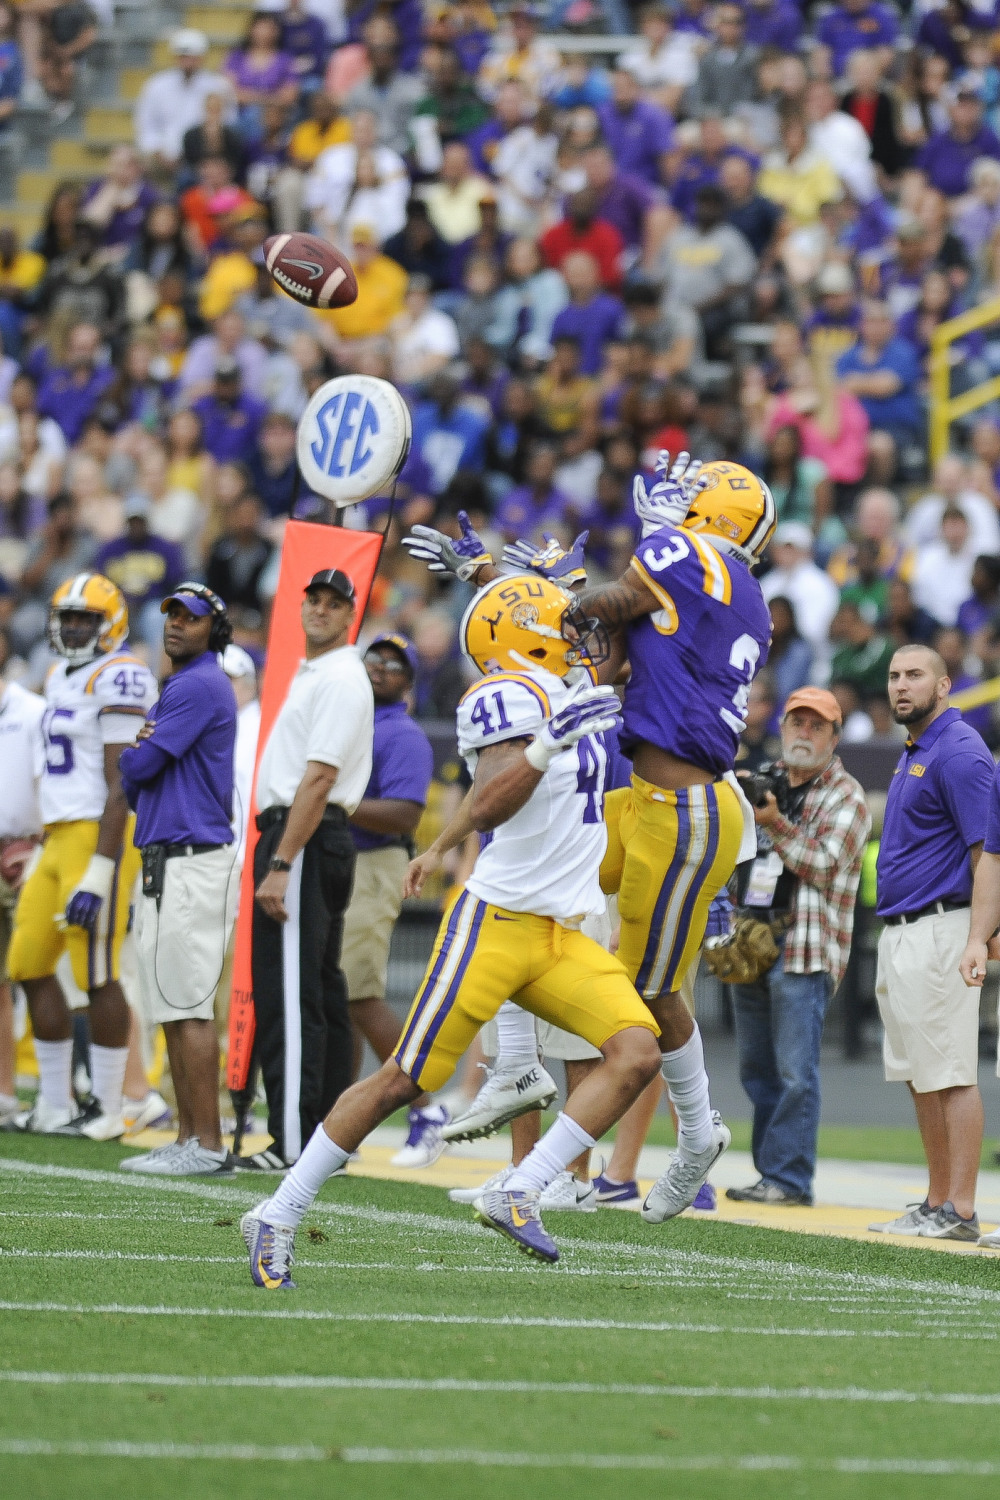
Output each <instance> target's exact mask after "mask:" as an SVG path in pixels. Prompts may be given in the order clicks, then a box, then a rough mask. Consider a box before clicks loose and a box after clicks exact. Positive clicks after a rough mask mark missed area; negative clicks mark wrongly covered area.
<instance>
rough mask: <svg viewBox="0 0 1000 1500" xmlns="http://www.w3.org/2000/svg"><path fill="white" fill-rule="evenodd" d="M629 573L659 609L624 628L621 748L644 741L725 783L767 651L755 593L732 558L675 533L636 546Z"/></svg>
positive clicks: (763, 613) (689, 534)
mask: <svg viewBox="0 0 1000 1500" xmlns="http://www.w3.org/2000/svg"><path fill="white" fill-rule="evenodd" d="M631 566H632V567H633V568H634V569H635V571H636V572H637V573H638V575H639V577H640V578H641V579H642V581H643V583H645V584H646V586H647V587H648V588H649V589H650V591H651V592H652V593H653V594H655V596H656V598H657V599H658V600H659V603H660V608H659V609H658V610H656V611H655V612H654V613H653V614H651V615H644V616H643V617H642V618H641V619H638V620H633V621H632V623H631V624H630V625H629V626H628V628H627V640H628V659H629V663H630V665H631V668H632V676H631V677H630V679H629V683H628V686H627V687H626V689H625V702H624V706H623V716H624V728H623V730H622V734H621V746H622V749H623V750H624V751H625V752H626V754H631V753H632V751H633V750H634V749H635V747H636V746H637V745H638V744H639V743H640V741H642V740H646V741H648V743H649V744H651V745H658V746H659V747H660V749H661V750H668V751H670V753H671V754H672V755H677V756H679V757H680V759H681V760H686V761H690V762H691V764H692V765H696V766H700V767H701V768H702V769H703V770H705V771H711V772H712V773H713V774H714V775H715V776H716V777H719V776H724V775H725V773H726V772H727V771H731V770H732V768H733V761H734V760H735V758H736V751H737V747H738V745H739V738H740V735H741V734H742V733H743V731H744V729H745V728H746V713H747V702H748V700H749V697H750V683H751V682H752V681H753V678H754V674H755V673H756V672H757V671H758V669H759V668H760V667H762V666H763V665H764V662H765V661H766V660H767V652H768V647H769V646H770V643H771V616H770V612H769V611H768V607H767V605H766V603H765V602H764V596H763V594H762V593H761V591H760V584H759V583H758V582H757V580H756V579H755V578H754V576H753V574H752V573H751V572H750V569H749V568H747V567H746V566H745V565H744V564H743V563H741V562H739V561H737V559H736V558H732V557H723V556H721V555H720V554H719V553H718V552H716V550H715V548H714V547H713V546H711V544H710V543H709V542H707V541H705V539H704V537H701V536H699V535H698V534H697V532H694V531H686V530H685V531H682V530H680V528H678V527H676V526H664V527H663V528H662V529H661V530H660V531H655V532H653V533H652V535H651V536H648V537H646V538H645V540H644V541H642V542H640V543H639V545H638V547H637V548H636V550H635V555H634V556H633V558H632V563H631Z"/></svg>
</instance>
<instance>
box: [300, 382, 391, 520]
mask: <svg viewBox="0 0 1000 1500" xmlns="http://www.w3.org/2000/svg"><path fill="white" fill-rule="evenodd" d="M410 436H411V427H410V413H409V410H408V408H407V406H406V403H405V401H404V400H403V398H402V396H400V394H399V392H398V391H397V390H396V388H395V386H393V385H390V384H389V382H388V381H387V380H378V379H376V378H375V377H374V376H372V375H339V376H337V378H336V379H335V380H328V381H327V382H326V384H325V385H322V386H320V388H319V390H318V391H316V392H315V394H314V395H313V397H312V399H311V400H310V402H309V405H308V406H307V407H306V409H305V411H304V412H303V414H302V417H301V419H300V421H299V426H298V436H297V441H296V449H297V455H298V460H299V469H300V470H301V473H302V477H303V479H304V480H305V482H306V483H307V484H308V486H309V488H310V489H311V490H313V491H314V492H315V493H316V494H318V495H323V496H325V497H326V498H327V499H328V500H332V501H333V502H334V504H335V505H354V504H356V503H357V501H359V500H365V499H367V497H368V496H369V495H377V494H380V493H383V492H384V491H385V490H386V489H387V488H388V486H389V485H390V484H391V483H392V481H393V479H395V477H396V475H397V474H398V473H399V471H400V469H401V468H402V467H403V464H404V463H405V461H406V455H407V453H408V452H409V448H410Z"/></svg>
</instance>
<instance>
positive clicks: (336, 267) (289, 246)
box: [264, 234, 358, 308]
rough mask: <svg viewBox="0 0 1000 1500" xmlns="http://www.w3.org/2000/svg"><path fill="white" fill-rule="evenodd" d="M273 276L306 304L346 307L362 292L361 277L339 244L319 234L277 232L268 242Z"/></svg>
mask: <svg viewBox="0 0 1000 1500" xmlns="http://www.w3.org/2000/svg"><path fill="white" fill-rule="evenodd" d="M264 264H265V266H266V267H267V269H268V272H269V273H270V276H271V279H272V280H273V281H276V282H277V283H278V285H279V286H280V287H281V289H282V290H283V291H285V292H287V293H288V295H289V296H290V297H294V298H295V300H296V302H302V303H304V304H305V306H306V307H321V308H326V307H346V306H347V305H348V303H350V302H353V301H354V300H355V299H356V297H357V295H358V279H357V277H356V276H355V274H354V270H353V267H352V266H351V263H350V261H349V260H348V259H347V258H346V256H344V255H341V253H340V251H339V250H338V249H337V247H336V245H331V244H330V243H329V241H328V240H321V239H319V238H318V237H317V236H316V235H315V234H273V235H272V236H271V238H270V239H269V240H265V241H264Z"/></svg>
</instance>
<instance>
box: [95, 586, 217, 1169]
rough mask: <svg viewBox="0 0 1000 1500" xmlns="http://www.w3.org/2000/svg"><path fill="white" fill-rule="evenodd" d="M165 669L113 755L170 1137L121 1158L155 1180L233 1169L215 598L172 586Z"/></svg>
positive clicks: (140, 962)
mask: <svg viewBox="0 0 1000 1500" xmlns="http://www.w3.org/2000/svg"><path fill="white" fill-rule="evenodd" d="M160 608H161V610H162V612H163V613H164V614H165V615H166V617H167V620H166V625H165V626H164V630H163V646H164V650H165V651H166V653H167V656H168V657H169V658H170V662H171V666H172V669H173V670H172V672H171V675H170V676H169V677H168V678H167V680H166V682H165V683H164V684H163V690H162V692H161V693H160V696H159V699H158V700H157V702H156V703H155V704H154V705H153V707H152V708H151V709H150V712H149V718H148V719H147V721H146V723H145V725H144V726H143V728H142V729H141V730H140V731H139V739H138V743H137V744H136V745H135V746H134V747H132V748H131V749H128V750H126V751H123V752H122V760H121V769H122V786H123V787H124V789H125V794H126V796H127V797H128V800H129V805H130V806H131V807H133V808H134V809H135V813H136V829H135V841H136V844H137V846H138V847H139V849H140V850H141V851H142V891H141V894H140V896H139V898H138V901H137V904H136V916H135V939H136V955H137V958H138V965H139V982H140V984H141V985H142V989H143V995H144V998H145V1002H146V1010H147V1014H148V1016H149V1018H150V1020H152V1021H155V1022H159V1023H160V1024H161V1025H162V1026H163V1031H164V1035H165V1037H166V1041H167V1054H168V1056H169V1058H170V1075H171V1078H172V1079H173V1084H174V1090H175V1093H176V1095H177V1119H178V1133H177V1140H176V1141H175V1142H173V1143H172V1144H171V1145H169V1146H164V1147H158V1148H157V1149H156V1150H154V1151H151V1152H148V1153H147V1154H146V1155H144V1156H141V1157H133V1158H132V1159H130V1160H128V1161H124V1162H122V1164H121V1165H122V1169H123V1170H126V1171H134V1172H143V1173H150V1174H153V1175H156V1176H165V1177H187V1176H218V1175H220V1174H225V1173H230V1172H232V1170H233V1158H232V1156H231V1155H230V1154H229V1152H228V1151H227V1150H226V1149H225V1147H224V1146H223V1143H222V1131H221V1124H220V1120H219V1043H218V1038H217V1036H216V1032H215V1021H214V1006H215V992H216V988H217V986H218V983H219V979H220V977H221V974H222V968H223V964H224V963H225V956H226V946H227V944H228V942H229V934H230V931H231V929H232V925H233V920H234V917H235V914H236V901H237V896H238V888H239V887H238V872H237V869H236V846H235V845H234V843H233V830H232V816H233V750H234V746H235V743H236V699H235V698H234V696H233V689H232V685H231V683H230V681H229V679H228V677H227V676H226V674H225V672H224V671H223V670H222V668H221V667H220V665H219V662H218V657H217V654H216V653H217V652H219V651H222V650H224V649H225V647H226V646H227V645H228V643H229V641H230V639H231V636H232V626H231V625H230V623H229V620H228V618H227V616H226V610H225V605H224V604H223V602H222V600H221V599H220V598H219V597H218V595H217V594H214V593H213V592H212V591H211V589H207V588H205V587H204V586H203V585H202V584H200V583H182V584H181V585H180V587H179V588H178V589H177V590H176V591H175V592H174V593H173V594H171V595H170V597H169V598H168V599H165V600H164V601H163V603H162V605H161V606H160Z"/></svg>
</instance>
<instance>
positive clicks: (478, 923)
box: [392, 891, 659, 1093]
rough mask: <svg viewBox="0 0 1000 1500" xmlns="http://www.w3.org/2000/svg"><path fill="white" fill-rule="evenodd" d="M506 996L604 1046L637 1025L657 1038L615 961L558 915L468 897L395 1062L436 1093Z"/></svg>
mask: <svg viewBox="0 0 1000 1500" xmlns="http://www.w3.org/2000/svg"><path fill="white" fill-rule="evenodd" d="M507 999H511V1000H514V1001H516V1003H517V1004H518V1005H521V1006H523V1007H524V1009H525V1010H530V1011H531V1012H532V1013H533V1014H534V1015H536V1016H540V1017H541V1019H542V1020H543V1021H550V1022H551V1023H552V1025H553V1026H560V1027H562V1029H563V1031H572V1032H575V1034H576V1035H577V1036H582V1037H585V1038H586V1040H587V1041H588V1042H590V1043H591V1045H592V1046H594V1047H598V1048H599V1047H603V1045H604V1043H605V1042H606V1041H607V1040H608V1038H609V1037H611V1036H614V1035H615V1034H616V1033H617V1032H619V1031H625V1030H626V1029H627V1028H628V1027H630V1026H643V1027H645V1029H646V1030H647V1031H652V1032H653V1033H654V1034H655V1035H659V1029H658V1027H657V1025H656V1022H655V1021H654V1020H653V1018H652V1016H651V1015H650V1013H649V1011H648V1010H647V1009H646V1007H645V1006H644V1005H643V1003H642V1001H641V1000H640V999H639V997H638V995H637V994H636V992H635V990H634V988H633V987H632V985H631V984H630V983H629V979H628V976H627V974H626V973H625V970H624V969H623V968H622V966H621V964H620V963H619V961H618V959H617V958H614V957H613V956H612V955H611V954H610V953H608V952H606V951H605V949H604V948H602V947H601V946H600V944H599V943H595V942H594V941H593V939H592V938H588V937H584V935H583V933H582V932H574V931H571V930H570V929H569V928H566V927H561V926H560V925H559V923H558V922H555V921H553V920H552V918H551V917H533V916H528V915H526V914H525V913H523V912H513V911H505V910H504V909H503V908H502V907H499V906H490V905H489V904H488V903H487V902H486V901H480V900H478V899H477V897H475V896H473V895H471V894H470V892H469V891H462V892H461V894H460V895H459V896H458V897H457V899H456V900H455V901H454V902H453V904H452V905H451V906H450V907H449V908H448V909H447V910H446V911H445V914H444V916H443V917H442V919H441V926H440V927H439V928H438V934H437V938H436V939H435V942H434V951H433V953H432V954H431V957H430V962H429V963H428V965H427V973H426V975H425V976H424V979H423V982H422V984H421V986H420V989H419V990H418V992H417V997H416V999H415V1000H414V1002H413V1005H412V1007H411V1009H410V1014H409V1015H408V1016H407V1018H406V1022H405V1024H404V1026H403V1030H402V1033H401V1035H400V1039H399V1041H398V1043H397V1044H396V1050H395V1051H394V1052H393V1054H392V1055H393V1059H394V1061H395V1062H397V1063H398V1064H399V1066H400V1067H401V1068H402V1070H403V1072H404V1073H407V1074H409V1076H410V1077H411V1078H412V1079H413V1081H414V1083H418V1084H419V1085H420V1087H421V1088H422V1089H427V1090H428V1091H429V1092H431V1093H433V1092H434V1090H435V1089H439V1088H441V1086H442V1085H443V1084H445V1083H447V1081H448V1079H449V1078H450V1077H451V1075H452V1073H453V1072H454V1071H455V1065H456V1064H457V1062H458V1060H459V1058H460V1057H461V1056H462V1054H463V1053H464V1052H465V1050H466V1048H467V1047H468V1046H469V1044H470V1043H471V1042H472V1039H473V1038H474V1037H475V1035H476V1033H477V1032H478V1031H479V1029H480V1027H481V1026H484V1025H485V1024H486V1022H487V1021H489V1020H492V1018H493V1017H494V1016H495V1015H496V1013H497V1011H498V1010H499V1009H500V1007H501V1005H502V1004H503V1002H504V1001H505V1000H507Z"/></svg>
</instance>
